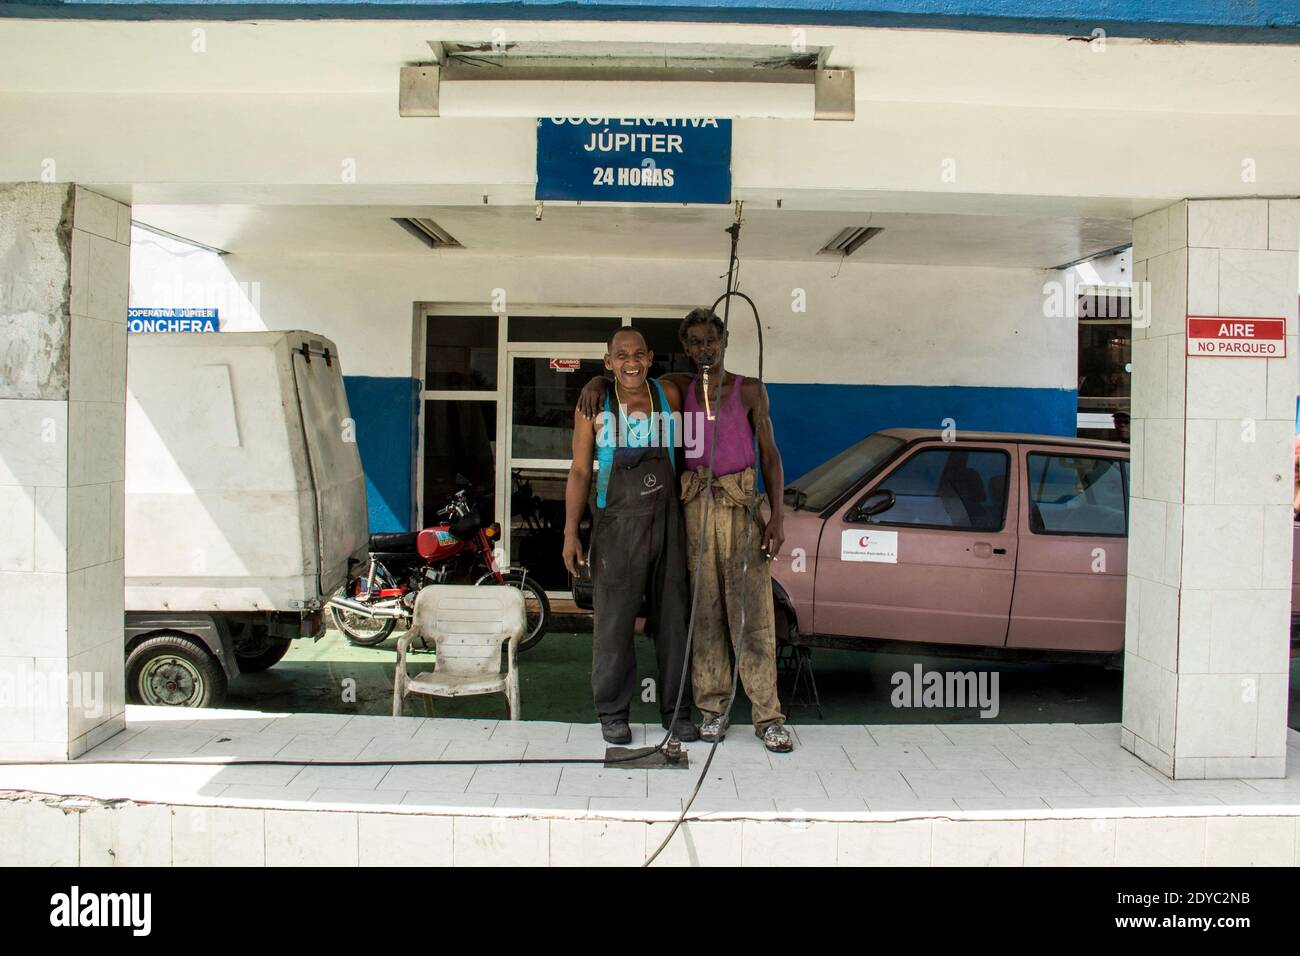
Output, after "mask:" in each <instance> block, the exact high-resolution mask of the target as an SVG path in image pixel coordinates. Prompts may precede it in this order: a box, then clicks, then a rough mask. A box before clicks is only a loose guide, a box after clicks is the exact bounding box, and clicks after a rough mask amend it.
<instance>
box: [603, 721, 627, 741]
mask: <svg viewBox="0 0 1300 956" xmlns="http://www.w3.org/2000/svg"><path fill="white" fill-rule="evenodd" d="M600 733H601V736H603V737H604V738H605V743H607V744H630V743H631V742H632V728H631V727H629V726H628V725H627V721H626V720H611V721H610V722H609V723H607V724H601V725H600Z"/></svg>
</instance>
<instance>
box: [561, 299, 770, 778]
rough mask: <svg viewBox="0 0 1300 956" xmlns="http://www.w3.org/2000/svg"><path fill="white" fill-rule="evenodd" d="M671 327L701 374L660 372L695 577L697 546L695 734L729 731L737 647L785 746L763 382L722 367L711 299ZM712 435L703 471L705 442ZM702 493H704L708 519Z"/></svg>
mask: <svg viewBox="0 0 1300 956" xmlns="http://www.w3.org/2000/svg"><path fill="white" fill-rule="evenodd" d="M678 337H679V338H680V339H681V342H682V346H683V347H684V349H685V350H686V354H687V355H689V356H690V357H691V360H692V361H693V362H694V363H695V366H696V368H697V369H699V374H698V375H695V376H691V375H687V374H684V373H680V372H678V373H673V374H670V375H665V376H663V378H661V379H660V381H664V382H670V383H672V384H673V385H676V386H677V387H678V389H680V391H681V393H682V395H683V414H682V418H683V421H682V427H683V431H684V432H685V436H684V437H685V441H684V442H683V445H684V456H683V457H684V468H683V470H682V472H681V474H682V487H681V495H682V500H683V502H684V503H685V516H686V545H687V558H688V566H687V573H688V575H689V576H690V580H691V584H692V586H694V585H695V582H696V577H695V569H696V565H697V562H699V561H700V556H701V553H702V554H703V564H702V565H700V576H699V579H698V581H699V598H698V602H697V606H696V611H695V632H694V638H693V651H692V654H691V684H692V687H693V689H694V693H695V705H696V706H697V707H698V708H699V709H700V711H701V714H702V717H703V723H702V724H701V725H700V737H701V739H703V740H721V739H722V738H723V737H724V736H725V735H726V732H727V720H726V718H725V717H724V716H723V711H725V710H726V708H727V701H728V699H729V698H730V696H731V668H732V659H733V658H732V654H733V653H734V654H735V655H736V656H737V657H738V658H739V661H740V680H741V683H742V685H743V686H744V688H745V694H746V696H747V697H749V702H750V705H751V708H752V711H753V720H754V732H755V733H756V734H757V735H758V736H759V737H760V738H762V740H763V745H764V746H765V747H766V748H767V749H768V750H770V751H773V752H774V753H788V752H789V751H790V750H792V749H793V744H792V742H791V739H790V732H789V730H787V729H786V727H785V716H784V715H783V714H782V713H781V704H780V701H779V699H778V697H777V691H776V631H775V627H774V623H773V608H772V572H771V567H770V566H769V564H768V562H769V561H771V560H772V559H773V558H775V557H776V556H777V555H778V554H779V553H780V551H781V545H782V543H783V542H784V540H785V531H784V529H783V527H782V518H783V511H782V501H781V494H782V492H783V490H784V488H785V476H784V474H783V471H782V467H781V453H780V452H779V451H778V450H777V447H776V437H775V435H774V433H773V430H772V419H771V416H770V413H769V407H768V398H767V389H766V387H764V385H763V383H762V382H760V381H759V380H758V379H754V378H746V377H744V376H741V375H734V374H732V373H730V372H728V371H726V370H725V369H724V368H723V367H722V352H723V345H724V344H725V341H724V339H723V333H722V320H721V319H719V318H718V316H717V315H715V314H714V313H713V312H711V311H709V310H708V309H693V310H692V311H691V312H690V313H688V314H687V316H686V318H685V319H683V320H682V324H681V328H680V329H679V330H678ZM706 383H707V388H706ZM606 387H607V386H606V380H605V379H604V378H596V379H593V380H592V381H591V382H589V383H588V384H587V386H586V388H585V389H584V391H583V395H582V398H581V399H580V400H579V403H578V407H579V411H580V412H581V413H582V414H584V415H585V416H586V417H588V418H590V417H591V416H592V415H594V414H596V410H597V408H598V407H599V403H600V402H603V400H604V397H605V391H606ZM715 435H716V446H717V447H716V448H714V449H713V451H712V455H713V460H712V464H713V469H712V477H711V478H710V473H709V455H710V446H711V443H713V442H714V441H715ZM756 437H757V442H755V438H756ZM756 444H757V454H755V445H756ZM755 465H757V466H758V467H759V468H761V469H762V474H763V484H764V487H765V488H766V491H767V499H768V505H769V514H770V515H771V517H770V518H769V519H768V520H767V521H766V522H764V520H763V517H762V515H761V513H760V512H759V508H758V496H757V494H756V487H757V482H756V473H755ZM706 501H709V502H711V503H710V504H709V507H708V516H707V518H708V522H707V524H705V523H704V519H705V513H704V512H705V507H704V504H705V502H706ZM747 539H748V541H749V549H748V552H746V550H745V543H746V540H747ZM746 554H748V560H746ZM742 607H743V609H744V618H745V626H744V633H743V634H742V633H740V630H741V627H740V619H741V609H742Z"/></svg>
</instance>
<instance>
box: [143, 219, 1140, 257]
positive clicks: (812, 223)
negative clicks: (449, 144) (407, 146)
mask: <svg viewBox="0 0 1300 956" xmlns="http://www.w3.org/2000/svg"><path fill="white" fill-rule="evenodd" d="M134 217H135V219H136V220H138V221H140V222H143V223H146V224H148V225H150V226H154V227H156V228H159V229H163V230H166V231H167V232H170V233H173V234H175V235H178V236H183V237H185V238H188V239H192V240H194V241H196V242H201V243H203V244H205V245H209V246H215V247H217V248H220V249H224V250H226V251H228V252H230V253H233V254H236V255H258V256H263V255H384V256H386V255H396V256H404V255H413V256H430V255H450V256H455V255H489V256H511V257H538V256H541V257H546V256H559V257H581V258H587V257H613V258H633V259H637V258H653V259H697V258H716V259H719V260H721V259H723V258H724V257H725V251H726V241H727V240H726V237H725V236H724V234H723V230H724V229H725V228H726V227H727V226H728V225H729V224H730V223H731V220H732V211H731V209H730V208H729V207H707V208H706V207H698V206H693V207H678V206H632V207H628V206H592V205H583V206H574V205H564V206H547V207H546V209H545V212H544V215H543V218H542V220H541V221H540V222H538V221H537V220H536V219H535V215H534V207H533V206H518V205H515V206H492V205H486V206H485V205H479V206H410V205H403V206H378V205H376V206H337V205H328V206H326V205H302V206H294V205H230V204H223V205H136V207H135V209H134ZM397 217H411V218H428V219H432V220H433V221H434V222H436V223H437V224H438V225H439V226H441V227H442V228H443V229H445V230H446V231H447V232H449V233H450V234H451V235H452V236H453V237H455V238H456V239H457V240H458V241H459V242H460V243H461V244H462V246H463V247H464V248H463V249H454V250H446V251H440V252H433V251H431V250H430V249H428V248H427V247H425V246H424V245H422V244H421V243H420V242H419V241H417V240H416V239H415V238H413V237H412V236H410V235H409V234H408V233H407V232H406V231H404V230H403V229H401V228H400V227H399V226H398V225H397V224H396V223H394V222H393V221H392V220H393V219H394V218H397ZM867 225H870V226H873V227H879V228H880V229H882V230H883V231H882V232H880V233H879V234H878V235H876V236H875V237H874V238H873V239H871V241H870V242H868V243H866V244H865V245H863V246H862V247H861V248H860V249H859V250H858V251H857V252H856V253H855V254H854V255H852V256H851V257H849V258H848V259H847V260H845V264H846V265H847V266H851V265H852V264H854V263H859V262H876V263H897V264H912V265H925V264H935V265H954V266H994V267H1009V268H1015V267H1030V268H1050V267H1052V266H1056V265H1060V264H1062V263H1065V262H1070V261H1073V260H1076V259H1080V258H1082V257H1085V256H1088V255H1093V254H1095V253H1098V252H1102V251H1105V250H1107V249H1113V248H1115V247H1116V246H1122V245H1124V244H1126V243H1128V242H1129V241H1130V240H1131V236H1132V223H1131V220H1130V219H1129V218H1127V217H1119V216H1115V217H1080V216H1028V215H960V214H951V213H909V212H832V211H811V210H783V209H772V208H766V209H746V211H745V228H744V231H743V233H742V239H741V251H742V254H743V256H744V257H745V258H746V259H760V260H761V259H775V260H792V261H821V262H826V261H828V260H827V257H825V256H819V255H818V254H817V252H818V250H819V249H821V248H822V247H823V246H824V245H825V244H826V243H827V242H828V241H829V240H830V239H832V238H833V237H834V236H835V235H836V234H837V233H839V232H840V231H841V230H843V229H845V228H847V227H854V226H867ZM832 261H833V260H832Z"/></svg>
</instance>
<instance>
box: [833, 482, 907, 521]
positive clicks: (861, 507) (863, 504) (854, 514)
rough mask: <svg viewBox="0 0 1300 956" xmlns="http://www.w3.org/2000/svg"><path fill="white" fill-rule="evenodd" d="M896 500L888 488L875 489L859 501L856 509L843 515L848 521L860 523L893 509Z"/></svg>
mask: <svg viewBox="0 0 1300 956" xmlns="http://www.w3.org/2000/svg"><path fill="white" fill-rule="evenodd" d="M897 500H898V499H897V498H895V497H894V493H893V492H892V491H890V490H889V489H888V488H877V489H876V490H875V491H873V492H872V493H871V494H869V495H867V496H866V497H865V498H863V499H862V500H861V501H859V502H858V504H857V507H855V508H854V509H853V510H852V511H850V512H849V513H848V514H847V515H845V517H846V518H848V519H849V520H850V521H861V520H863V519H864V518H871V517H873V516H875V515H878V514H880V513H881V512H885V511H888V510H889V509H890V508H892V507H894V504H895V503H896V502H897Z"/></svg>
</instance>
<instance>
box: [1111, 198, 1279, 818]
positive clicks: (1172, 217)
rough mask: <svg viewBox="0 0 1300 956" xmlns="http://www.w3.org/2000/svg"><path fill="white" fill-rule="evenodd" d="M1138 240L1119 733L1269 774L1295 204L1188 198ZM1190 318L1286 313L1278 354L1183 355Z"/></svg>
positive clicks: (1170, 755) (1170, 751) (1209, 772)
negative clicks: (1139, 322) (1143, 288)
mask: <svg viewBox="0 0 1300 956" xmlns="http://www.w3.org/2000/svg"><path fill="white" fill-rule="evenodd" d="M1133 235H1134V249H1133V262H1134V277H1135V281H1141V280H1142V279H1145V280H1146V281H1147V282H1148V283H1149V289H1148V292H1149V296H1150V316H1151V319H1150V325H1149V327H1147V328H1139V329H1135V330H1134V347H1133V415H1134V421H1133V434H1134V441H1133V446H1132V455H1133V471H1134V480H1133V484H1132V488H1131V498H1132V509H1131V516H1130V517H1131V520H1130V531H1129V563H1128V574H1129V582H1128V587H1129V600H1128V608H1127V620H1126V626H1127V632H1126V633H1127V638H1126V641H1127V647H1126V651H1127V656H1126V661H1127V663H1128V665H1129V666H1128V669H1127V671H1126V673H1125V679H1124V730H1125V733H1124V736H1123V739H1124V745H1125V746H1126V747H1128V748H1129V749H1131V750H1132V751H1133V752H1134V753H1136V754H1137V755H1138V756H1140V757H1142V758H1143V759H1145V760H1147V761H1148V762H1150V763H1152V764H1153V765H1155V766H1157V767H1160V768H1161V769H1172V771H1173V773H1174V775H1175V776H1178V777H1183V776H1197V777H1213V776H1226V775H1232V776H1238V775H1246V776H1269V775H1280V774H1281V773H1282V772H1284V771H1283V769H1282V768H1283V767H1284V762H1283V760H1282V758H1283V757H1284V756H1285V752H1286V748H1285V722H1286V700H1285V693H1284V692H1281V693H1279V692H1278V688H1279V687H1284V686H1285V681H1286V677H1287V668H1288V661H1289V654H1288V647H1289V624H1290V610H1291V595H1290V582H1291V520H1290V509H1289V507H1288V504H1289V501H1290V495H1291V493H1292V478H1291V475H1292V467H1293V454H1294V450H1293V441H1294V434H1295V412H1296V384H1297V368H1298V367H1300V366H1298V364H1297V357H1296V346H1295V337H1294V336H1295V333H1296V331H1297V314H1296V301H1297V292H1298V291H1300V271H1298V269H1297V262H1298V258H1300V257H1297V255H1296V250H1297V247H1298V246H1300V201H1295V200H1266V199H1242V200H1188V201H1186V202H1181V203H1177V204H1175V205H1173V206H1170V207H1168V208H1166V209H1161V210H1157V211H1156V212H1153V213H1151V214H1150V215H1148V216H1143V217H1142V218H1141V219H1139V220H1137V221H1136V222H1135V223H1134V231H1133ZM1188 314H1193V315H1224V316H1253V317H1274V316H1281V317H1284V318H1286V320H1287V332H1288V339H1287V343H1288V346H1287V356H1286V357H1285V358H1278V359H1225V358H1197V357H1194V358H1187V357H1186V354H1185V353H1186V336H1185V333H1186V328H1185V317H1186V316H1187V315H1188ZM1229 771H1231V774H1229ZM1134 832H1135V833H1139V832H1140V833H1142V834H1145V833H1146V832H1147V831H1146V830H1145V829H1143V828H1140V827H1139V828H1137V829H1135V830H1134ZM1143 838H1144V839H1145V837H1143Z"/></svg>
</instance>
